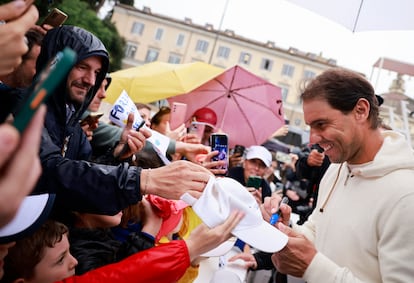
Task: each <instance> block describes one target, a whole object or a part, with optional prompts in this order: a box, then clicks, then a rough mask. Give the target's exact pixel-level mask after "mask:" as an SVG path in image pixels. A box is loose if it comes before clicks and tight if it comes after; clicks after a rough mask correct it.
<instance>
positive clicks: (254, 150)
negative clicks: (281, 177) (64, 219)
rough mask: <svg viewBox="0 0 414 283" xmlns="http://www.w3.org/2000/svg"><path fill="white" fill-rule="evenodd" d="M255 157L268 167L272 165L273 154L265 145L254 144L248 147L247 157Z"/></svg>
mask: <svg viewBox="0 0 414 283" xmlns="http://www.w3.org/2000/svg"><path fill="white" fill-rule="evenodd" d="M255 158H257V159H260V160H261V161H263V163H264V164H265V165H266V167H269V166H270V165H272V154H271V153H270V151H268V150H267V148H265V147H264V146H261V145H252V146H251V147H249V148H248V149H247V153H246V159H247V160H249V159H255Z"/></svg>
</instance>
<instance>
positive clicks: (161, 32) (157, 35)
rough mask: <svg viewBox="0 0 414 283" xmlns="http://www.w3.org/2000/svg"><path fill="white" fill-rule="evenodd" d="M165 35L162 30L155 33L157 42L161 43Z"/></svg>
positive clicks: (159, 29)
mask: <svg viewBox="0 0 414 283" xmlns="http://www.w3.org/2000/svg"><path fill="white" fill-rule="evenodd" d="M163 33H164V30H163V29H162V28H157V31H156V32H155V40H158V41H160V40H161V38H162V34H163Z"/></svg>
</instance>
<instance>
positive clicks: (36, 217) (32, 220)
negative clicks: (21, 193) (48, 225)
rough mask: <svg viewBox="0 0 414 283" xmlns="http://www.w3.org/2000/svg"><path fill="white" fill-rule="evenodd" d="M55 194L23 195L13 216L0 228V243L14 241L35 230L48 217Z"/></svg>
mask: <svg viewBox="0 0 414 283" xmlns="http://www.w3.org/2000/svg"><path fill="white" fill-rule="evenodd" d="M54 200H55V195H50V194H41V195H31V196H27V197H25V199H24V200H23V201H22V203H21V205H20V207H19V209H18V211H17V213H16V215H15V216H14V218H13V219H12V220H11V221H10V222H9V223H8V224H6V225H5V226H3V227H1V228H0V244H5V243H10V242H14V241H16V240H18V239H20V238H22V237H25V236H27V235H30V234H31V233H33V232H35V231H36V230H37V229H38V228H39V227H40V226H41V225H42V224H43V223H44V222H45V221H46V219H47V218H48V216H49V213H50V211H51V209H52V207H53V202H54Z"/></svg>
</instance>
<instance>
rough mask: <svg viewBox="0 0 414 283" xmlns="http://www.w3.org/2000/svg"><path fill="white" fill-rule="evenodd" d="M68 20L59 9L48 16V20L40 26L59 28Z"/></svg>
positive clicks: (54, 9)
mask: <svg viewBox="0 0 414 283" xmlns="http://www.w3.org/2000/svg"><path fill="white" fill-rule="evenodd" d="M67 18H68V15H67V14H66V13H64V12H63V11H61V10H59V9H58V8H53V10H52V11H50V13H49V14H48V15H47V16H46V18H45V19H44V20H43V21H42V23H41V24H40V26H43V25H49V26H52V27H58V26H61V25H63V23H64V22H65V21H66V19H67Z"/></svg>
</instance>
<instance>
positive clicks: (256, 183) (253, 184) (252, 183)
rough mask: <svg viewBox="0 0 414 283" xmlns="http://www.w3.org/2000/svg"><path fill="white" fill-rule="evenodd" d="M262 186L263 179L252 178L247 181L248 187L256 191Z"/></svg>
mask: <svg viewBox="0 0 414 283" xmlns="http://www.w3.org/2000/svg"><path fill="white" fill-rule="evenodd" d="M261 186H262V178H261V177H259V176H250V177H249V178H248V179H247V184H246V187H250V188H255V189H256V190H257V189H259V188H260V187H261Z"/></svg>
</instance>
